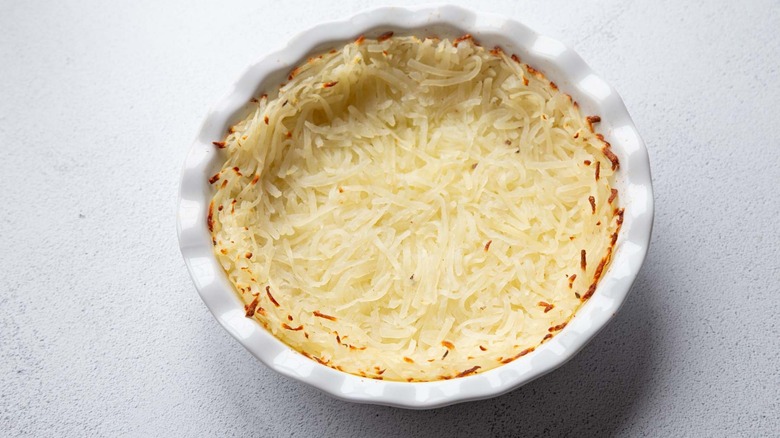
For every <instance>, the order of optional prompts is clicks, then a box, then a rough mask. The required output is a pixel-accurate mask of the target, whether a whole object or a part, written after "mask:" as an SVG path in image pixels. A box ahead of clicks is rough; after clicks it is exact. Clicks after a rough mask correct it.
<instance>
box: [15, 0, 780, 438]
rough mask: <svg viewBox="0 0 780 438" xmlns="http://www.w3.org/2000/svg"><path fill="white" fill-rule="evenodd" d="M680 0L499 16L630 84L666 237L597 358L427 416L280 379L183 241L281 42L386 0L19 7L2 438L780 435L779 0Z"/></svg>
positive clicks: (551, 5)
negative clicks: (231, 326) (188, 160)
mask: <svg viewBox="0 0 780 438" xmlns="http://www.w3.org/2000/svg"><path fill="white" fill-rule="evenodd" d="M409 3H411V2H409ZM414 3H424V2H423V1H414ZM457 3H462V4H468V3H466V2H457ZM679 3H680V2H674V1H660V2H642V3H639V2H633V3H625V2H577V3H576V4H575V3H572V2H566V1H564V0H556V1H552V2H545V3H544V4H537V3H536V2H527V1H523V2H519V3H517V4H516V3H515V2H511V1H498V0H495V1H492V2H490V4H489V5H485V6H483V7H482V9H484V10H487V11H491V12H498V13H502V14H506V15H511V16H513V17H515V18H517V19H519V20H521V21H523V22H524V23H526V24H528V25H530V26H531V27H533V28H535V29H536V30H538V31H539V32H541V33H543V34H548V35H550V36H553V37H555V38H558V39H560V40H562V41H564V42H566V43H568V44H570V45H571V46H573V47H574V48H575V49H576V50H577V51H578V52H580V54H581V55H582V56H583V57H584V58H585V59H586V60H587V61H588V63H589V64H590V65H591V66H592V67H594V69H596V70H597V71H598V72H600V73H601V74H602V75H603V77H604V78H605V79H607V80H608V81H609V82H610V83H611V84H612V85H614V86H615V87H616V88H617V89H618V90H619V91H620V92H621V94H622V96H623V97H624V99H625V101H626V105H627V106H628V109H629V111H630V112H631V113H632V115H633V117H634V120H635V122H636V124H637V126H638V128H639V129H640V131H641V132H642V134H643V136H644V139H645V141H646V142H647V145H648V148H649V150H650V156H651V160H652V165H653V171H654V180H655V190H656V223H655V232H654V236H653V243H652V247H651V250H650V253H649V256H648V259H647V262H646V264H645V267H644V268H643V270H642V272H641V273H640V275H639V278H638V280H637V282H636V284H635V286H634V288H633V291H632V294H631V295H630V297H629V299H628V301H627V303H626V304H625V306H624V307H623V309H622V310H621V312H620V313H619V314H618V316H617V317H616V319H615V320H614V321H613V322H612V323H611V324H610V325H609V326H608V327H607V328H606V329H605V330H604V331H603V332H602V333H601V334H600V335H599V336H598V337H597V338H596V339H595V340H594V341H593V342H592V343H591V344H590V345H589V346H588V347H587V348H586V349H585V350H584V351H582V352H581V353H580V354H579V355H578V356H577V357H576V358H575V359H574V360H572V361H571V362H569V363H568V364H567V365H565V366H564V367H562V368H561V369H559V370H557V371H555V372H553V373H551V374H548V375H547V376H545V377H543V378H541V379H539V380H537V381H535V382H533V383H531V384H529V385H527V386H525V387H522V388H520V389H518V390H516V391H514V392H512V393H510V394H508V395H505V396H502V397H499V398H496V399H493V400H489V401H481V402H473V403H467V404H462V405H457V406H454V407H449V408H444V409H439V410H434V411H426V412H414V411H404V410H399V409H392V408H385V407H375V406H361V405H355V404H350V403H345V402H340V401H336V400H333V399H331V398H329V397H327V396H325V395H323V394H321V393H319V392H317V391H316V390H313V389H310V388H308V387H306V386H304V385H302V384H299V383H296V382H293V381H289V380H287V379H284V378H282V377H279V376H277V375H276V374H274V373H273V372H271V371H269V370H267V369H266V368H264V367H263V366H262V365H261V364H260V363H259V362H257V361H256V360H255V359H254V358H252V357H251V356H250V355H249V353H247V352H246V351H245V350H243V349H242V348H241V347H240V346H239V345H238V343H237V342H235V341H233V339H232V338H230V337H229V336H228V334H227V333H226V332H224V331H223V330H222V329H221V328H220V327H219V326H218V325H217V323H216V322H215V321H214V320H213V318H212V317H211V315H210V314H209V313H208V311H207V310H206V307H205V306H204V305H203V303H202V302H201V301H200V299H199V298H198V296H197V294H196V293H195V290H194V288H193V286H192V283H191V281H190V279H189V277H188V274H187V271H186V269H185V267H184V263H183V262H182V260H181V257H180V255H179V252H178V247H177V242H176V237H175V227H174V211H175V202H176V191H177V180H178V173H179V169H180V166H181V163H182V160H183V158H184V155H185V151H186V150H187V148H188V146H189V142H190V140H191V139H192V138H193V136H194V134H195V132H196V129H197V127H198V124H199V123H200V120H201V119H202V117H203V116H204V114H205V111H206V108H208V106H209V105H211V103H213V102H214V101H215V100H216V98H217V97H218V96H220V95H221V94H222V93H223V92H225V91H226V87H227V86H228V84H229V83H231V82H232V80H233V79H234V78H235V77H237V75H238V74H239V73H240V71H241V70H242V69H243V68H244V66H245V65H246V64H248V63H249V62H250V61H252V60H253V59H255V58H257V57H258V56H259V55H260V54H261V53H263V52H265V51H267V50H269V49H271V48H273V47H276V46H278V45H280V44H281V43H282V42H283V41H285V40H286V39H287V38H289V37H290V36H292V35H293V34H294V33H296V32H298V31H299V30H301V29H303V28H306V27H308V26H310V25H313V24H315V23H316V22H317V21H319V20H321V19H331V18H338V17H342V16H345V15H349V14H351V13H353V12H354V11H356V10H358V9H361V8H363V7H365V6H368V2H367V1H340V2H337V3H336V2H333V3H332V4H328V3H326V2H321V3H320V4H318V5H317V6H309V5H303V4H302V3H295V2H284V3H279V4H260V3H256V4H255V3H254V2H245V3H242V2H235V3H234V2H230V3H227V4H224V5H221V6H218V5H217V4H216V2H215V3H212V4H207V5H197V6H195V5H190V4H189V2H184V1H181V2H178V3H175V2H168V3H165V4H158V3H157V2H148V3H130V2H123V4H115V5H112V6H108V5H106V4H103V2H78V3H76V2H73V3H62V4H60V3H55V2H43V1H35V2H4V3H3V7H2V10H3V12H2V14H0V29H2V31H0V180H2V183H3V188H4V190H3V192H2V195H1V197H0V199H1V200H2V203H3V206H4V208H3V209H2V211H0V226H2V229H3V232H2V250H0V435H37V436H83V435H101V436H116V435H129V436H153V435H158V436H204V435H259V436H274V437H275V436H339V437H358V436H361V437H362V436H493V435H495V436H508V435H520V434H527V435H544V436H559V435H566V434H569V435H571V434H580V435H581V436H589V435H594V434H599V435H601V436H604V435H620V436H642V435H652V436H726V435H732V434H737V435H741V436H777V435H780V402H779V401H778V400H779V399H780V371H778V368H780V365H779V364H780V325H779V324H778V322H777V315H778V314H780V286H778V285H780V249H779V248H780V233H778V231H777V223H778V217H780V199H778V195H777V189H778V187H780V129H777V124H778V122H780V119H779V118H778V115H777V114H778V111H777V102H778V101H780V86H778V83H777V78H778V77H779V76H780V30H778V29H780V4H778V3H777V2H773V1H769V0H767V1H750V2H699V3H698V4H692V3H691V2H687V4H685V5H683V4H679ZM235 11H242V12H241V13H240V14H239V15H238V16H237V17H238V18H236V17H235V16H232V14H233V12H235Z"/></svg>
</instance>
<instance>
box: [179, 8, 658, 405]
mask: <svg viewBox="0 0 780 438" xmlns="http://www.w3.org/2000/svg"><path fill="white" fill-rule="evenodd" d="M387 30H393V31H395V32H396V33H397V34H399V35H400V34H417V35H421V36H428V35H431V34H436V35H438V36H445V37H457V36H460V35H462V34H463V33H470V34H472V35H473V36H474V38H475V39H476V40H478V41H480V43H482V44H483V45H484V46H487V47H490V46H494V45H500V46H502V47H503V48H504V50H505V51H507V52H509V53H512V52H514V53H518V54H519V55H520V57H521V59H522V60H523V62H526V63H528V64H530V65H532V66H533V67H535V68H537V69H538V70H540V71H542V72H544V74H545V75H546V76H547V77H548V78H550V79H551V80H553V81H554V82H555V83H556V84H557V85H558V87H559V88H560V89H561V90H563V91H565V92H567V93H568V94H570V95H571V96H572V97H573V98H574V99H575V100H577V102H578V103H579V104H580V107H581V108H582V110H583V113H584V114H598V115H600V116H601V118H602V122H601V124H600V126H599V128H600V129H599V132H601V133H602V134H603V135H604V136H605V138H606V139H607V140H608V141H609V142H610V143H611V145H612V151H613V152H614V153H615V154H617V156H618V157H619V159H620V163H621V171H620V172H618V176H617V179H616V185H617V186H618V188H619V189H620V193H621V196H620V198H619V202H620V203H621V206H622V207H625V216H624V222H623V227H622V230H621V233H620V236H619V239H618V242H617V245H616V251H615V254H614V255H613V259H612V262H611V264H610V267H609V268H608V270H607V272H606V273H605V274H604V276H603V277H602V279H601V281H600V282H599V284H598V287H597V289H596V292H595V293H594V295H593V296H592V297H591V298H590V300H588V301H587V302H586V303H585V304H584V305H583V306H582V307H581V308H580V309H579V310H578V312H577V313H576V314H575V316H574V317H573V318H572V319H571V321H570V322H569V324H568V325H567V326H566V328H565V329H564V330H562V331H561V332H560V333H559V334H558V335H556V336H555V337H553V338H552V339H551V340H550V341H548V342H546V343H544V344H542V345H540V346H539V347H537V348H536V350H535V351H534V352H532V353H530V354H528V355H527V356H525V357H523V358H521V359H518V360H516V361H513V362H510V363H509V364H506V365H502V366H500V367H498V368H495V369H492V370H489V371H486V372H483V373H480V374H475V375H472V376H468V377H463V378H459V379H452V380H441V381H433V382H413V383H406V382H393V381H383V380H374V379H367V378H361V377H359V376H355V375H352V374H348V373H344V372H341V371H338V370H335V369H332V368H329V367H326V366H324V365H320V364H319V363H316V362H314V361H312V360H310V359H308V358H306V357H304V356H303V355H301V354H299V353H297V352H295V351H294V350H292V349H290V348H289V347H287V346H286V345H285V344H283V343H282V342H281V341H279V340H278V339H277V338H275V337H274V336H273V335H271V334H270V333H268V332H267V331H266V330H265V329H263V328H262V327H261V326H260V325H259V324H257V323H255V322H254V321H251V320H248V319H247V318H245V317H244V306H243V303H242V302H241V301H240V300H239V298H238V296H237V295H236V294H235V292H234V291H233V288H232V286H231V285H230V283H229V282H228V280H227V277H226V275H225V274H224V272H223V270H222V268H221V266H220V265H219V264H218V262H217V260H216V257H214V255H213V252H212V243H211V237H210V235H209V233H208V230H207V225H206V215H207V209H208V205H209V200H210V198H211V193H210V188H209V186H208V184H207V179H208V176H209V175H210V174H211V173H213V172H212V171H214V170H215V169H218V167H219V164H220V159H219V154H218V153H217V152H216V150H215V148H214V147H213V145H212V144H211V141H212V140H218V139H221V138H222V137H223V135H224V133H225V132H226V130H227V127H228V126H229V125H230V122H234V121H236V118H237V114H238V113H239V112H241V111H242V110H243V109H244V108H245V105H246V104H247V102H248V101H249V99H250V98H251V97H253V96H254V95H255V94H256V93H257V90H258V87H259V86H260V85H261V84H266V85H268V84H276V85H278V84H279V83H281V82H282V81H283V79H282V78H283V76H284V75H285V74H286V73H287V71H289V69H290V68H292V67H293V66H295V65H297V64H299V63H300V62H301V61H303V60H305V59H306V56H307V55H309V54H310V53H312V52H316V51H317V49H320V50H321V49H322V48H323V47H324V46H326V45H331V46H336V45H338V44H343V43H346V42H349V41H352V40H354V38H356V37H357V36H359V35H361V34H366V35H368V36H374V34H376V35H379V34H381V33H383V32H385V31H387ZM276 79H279V80H276ZM652 226H653V190H652V181H651V176H650V161H649V157H648V153H647V149H646V147H645V145H644V142H643V141H642V139H641V137H640V136H639V133H638V132H637V130H636V127H635V126H634V124H633V122H632V120H631V117H630V116H629V114H628V111H627V110H626V107H625V105H624V104H623V101H622V99H621V98H620V96H619V95H618V94H617V92H616V91H615V90H614V89H613V88H612V87H611V86H609V85H608V84H607V83H606V82H605V81H604V80H603V79H601V78H600V77H599V76H598V75H596V74H595V73H594V72H593V71H592V70H591V69H590V67H588V65H587V64H585V61H583V60H582V58H580V56H579V55H577V53H576V52H574V51H573V50H572V49H570V48H568V47H567V46H566V45H564V44H563V43H561V42H559V41H557V40H554V39H552V38H549V37H545V36H541V35H539V34H537V33H536V32H534V31H533V30H531V29H530V28H528V27H527V26H525V25H523V24H521V23H519V22H517V21H515V20H512V19H507V18H504V17H500V16H497V15H491V14H483V13H477V12H473V11H470V10H468V9H465V8H462V7H457V6H450V5H443V6H424V7H413V8H404V7H379V8H375V9H370V10H368V11H364V12H361V13H358V14H356V15H354V16H352V17H351V18H348V19H346V20H341V21H332V22H326V23H322V24H320V25H317V26H315V27H313V28H311V29H309V30H306V31H304V32H302V33H300V34H299V35H297V36H296V37H294V38H292V39H291V40H290V42H289V43H288V44H287V45H286V46H285V47H282V48H281V49H279V50H276V51H273V52H272V53H270V54H268V55H266V56H264V57H263V58H261V59H260V60H258V61H256V62H254V63H253V64H251V65H250V66H249V67H248V68H247V69H246V70H245V71H244V73H242V74H241V76H240V77H239V79H238V80H237V81H236V82H235V83H234V84H233V87H232V89H231V90H230V91H229V92H228V93H227V94H226V95H225V96H223V97H222V99H220V100H219V101H218V103H217V104H216V105H215V106H214V107H213V108H212V109H211V110H210V111H209V113H208V115H207V116H206V118H205V120H204V121H203V124H202V125H201V127H200V130H199V133H198V136H197V138H196V139H195V141H194V143H193V144H192V146H191V148H190V151H189V153H188V155H187V158H186V160H185V163H184V167H183V169H182V175H181V183H180V188H179V201H178V210H177V233H178V237H179V246H180V249H181V253H182V256H183V257H184V261H185V263H186V265H187V268H188V269H189V272H190V275H191V276H192V279H193V282H194V284H195V287H196V289H197V290H198V292H199V294H200V296H201V298H202V299H203V302H204V303H205V304H206V306H207V307H208V308H209V310H210V311H211V312H212V314H213V315H214V317H215V318H216V319H217V321H218V322H219V323H220V324H221V325H222V326H223V327H224V328H225V329H226V330H227V331H228V332H229V333H230V334H231V335H232V336H233V337H235V338H236V339H237V340H238V341H239V342H240V343H241V344H242V345H243V346H244V347H245V348H246V349H247V350H249V352H250V353H252V354H253V355H254V356H255V357H257V358H258V359H259V360H260V361H261V362H262V363H263V364H265V365H266V366H268V367H269V368H271V369H273V370H275V371H277V372H279V373H280V374H283V375H285V376H287V377H291V378H293V379H295V380H298V381H301V382H303V383H306V384H308V385H311V386H313V387H315V388H318V389H320V390H322V391H324V392H326V393H328V394H330V395H332V396H334V397H336V398H339V399H342V400H347V401H352V402H360V403H370V404H381V405H387V406H395V407H402V408H411V409H429V408H436V407H443V406H447V405H451V404H455V403H460V402H465V401H471V400H479V399H485V398H490V397H495V396H498V395H501V394H504V393H506V392H509V391H511V390H513V389H516V388H518V387H520V386H522V385H523V384H526V383H528V382H530V381H532V380H534V379H536V378H538V377H540V376H542V375H544V374H546V373H548V372H550V371H552V370H554V369H556V368H558V367H560V366H561V365H563V364H564V363H566V362H567V361H568V360H569V359H571V358H572V357H573V356H574V355H575V354H576V353H577V352H578V351H580V350H581V349H582V348H583V347H584V346H585V345H586V344H587V343H588V342H589V341H590V340H591V339H593V337H594V336H595V335H596V334H597V333H598V332H599V331H600V330H601V329H602V328H603V327H604V326H605V325H606V324H607V323H608V322H609V321H610V320H611V319H612V317H613V316H614V315H615V314H616V312H617V311H618V309H619V308H620V306H621V305H622V303H623V301H624V300H625V298H626V295H627V294H628V291H629V290H630V288H631V285H632V284H633V282H634V280H635V278H636V276H637V274H638V273H639V270H640V268H641V266H642V263H643V262H644V259H645V256H646V254H647V250H648V247H649V244H650V236H651V233H652Z"/></svg>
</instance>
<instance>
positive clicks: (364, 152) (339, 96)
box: [208, 35, 622, 381]
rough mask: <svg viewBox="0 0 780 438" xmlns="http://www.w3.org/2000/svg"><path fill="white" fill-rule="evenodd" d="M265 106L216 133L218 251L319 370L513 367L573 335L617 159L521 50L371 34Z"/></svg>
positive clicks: (306, 72)
mask: <svg viewBox="0 0 780 438" xmlns="http://www.w3.org/2000/svg"><path fill="white" fill-rule="evenodd" d="M253 105H255V106H254V107H253V109H252V111H251V113H250V114H249V116H248V117H247V118H246V119H244V120H242V121H241V122H239V123H238V124H237V125H235V126H233V127H232V128H231V130H230V133H229V134H228V135H227V137H226V138H225V139H224V140H223V141H219V142H215V145H217V146H218V147H219V148H221V149H223V153H224V155H225V164H224V166H223V167H222V170H221V171H220V172H219V173H218V174H216V175H214V176H213V177H212V178H211V180H210V182H211V183H212V185H213V188H214V197H213V200H212V203H211V207H210V210H209V217H208V223H209V228H210V230H211V233H212V237H213V243H214V250H215V253H216V255H217V257H218V259H219V261H220V263H221V264H222V266H223V268H224V269H225V272H226V273H227V275H228V277H229V279H230V281H231V282H232V283H233V285H235V287H236V290H237V291H238V293H239V294H240V296H241V298H242V299H243V301H244V302H245V303H246V311H247V316H248V317H252V318H255V319H256V320H257V321H258V322H259V323H260V324H262V325H263V326H264V327H265V328H266V329H267V330H268V331H270V332H271V333H272V334H273V335H275V336H276V337H278V338H279V339H281V340H282V341H284V342H285V343H287V344H288V345H289V346H291V347H292V348H294V349H295V350H297V351H299V352H301V353H302V354H304V355H306V356H308V357H310V358H311V359H313V360H316V361H317V362H320V363H322V364H325V365H328V366H331V367H333V368H336V369H339V370H342V371H345V372H348V373H353V374H356V375H360V376H365V377H370V378H377V379H387V380H401V381H428V380H438V379H448V378H455V377H463V376H466V375H470V374H473V373H477V372H483V371H486V370H489V369H492V368H495V367H497V366H500V365H501V364H503V363H508V362H510V361H512V360H514V359H517V358H519V357H521V356H523V355H525V354H527V353H529V352H531V351H533V349H534V348H536V347H537V346H539V345H540V343H542V342H545V341H547V340H548V339H549V338H550V337H552V336H553V335H555V334H557V333H558V332H559V331H560V330H562V329H563V328H564V327H565V325H566V323H567V322H568V321H569V319H570V318H571V317H572V316H573V315H574V314H575V312H576V311H577V309H578V308H579V306H580V305H581V304H582V303H583V302H584V301H585V300H587V299H588V298H589V297H590V296H591V295H592V294H593V292H594V290H595V287H596V284H597V282H598V281H599V278H600V277H601V276H602V275H603V273H604V271H605V270H606V267H607V265H608V264H609V260H610V258H611V255H612V251H613V248H614V245H615V241H616V239H617V235H618V231H619V228H620V224H621V222H622V210H620V209H618V208H617V200H616V195H617V191H616V190H615V189H613V187H612V182H613V176H614V174H615V172H616V171H617V168H618V162H617V158H616V157H615V156H614V154H612V152H611V151H610V150H609V144H608V143H606V142H604V140H603V137H602V136H600V135H599V134H596V133H595V132H594V130H593V123H596V122H598V121H599V119H598V117H595V116H594V117H587V118H585V117H583V116H581V115H580V113H579V109H578V107H577V105H576V103H574V102H573V101H572V99H571V98H570V97H569V96H568V95H566V94H564V93H562V92H560V91H558V89H557V87H556V86H555V84H553V83H551V82H550V81H549V80H547V79H546V78H545V77H544V76H543V75H542V74H541V73H540V72H538V71H536V70H534V69H533V68H531V67H529V66H527V65H525V64H522V63H521V62H520V61H519V59H517V58H516V57H515V56H514V55H513V56H511V57H510V56H508V55H506V54H505V53H503V51H501V50H500V49H493V50H490V51H489V50H486V49H484V48H482V47H481V46H479V45H478V44H476V43H475V42H474V41H473V40H472V39H471V38H470V37H468V36H466V37H464V38H459V39H457V40H455V41H450V40H439V39H425V40H420V39H418V38H415V37H392V38H391V37H388V36H387V35H384V36H382V37H380V38H379V39H377V40H372V39H363V38H360V39H358V41H356V42H354V43H351V44H347V45H346V46H344V47H342V48H341V49H340V50H337V51H336V50H333V51H331V52H329V53H326V54H323V55H320V56H318V57H315V58H312V59H310V60H309V61H308V62H307V63H306V64H304V65H302V66H300V67H298V68H296V69H295V70H293V71H292V72H291V73H290V77H289V82H287V83H286V84H285V85H283V86H282V87H281V88H280V89H279V91H278V95H276V96H275V97H271V98H269V97H267V96H265V95H264V96H262V97H260V98H259V99H254V100H253Z"/></svg>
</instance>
